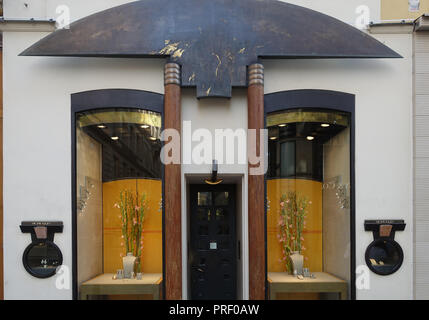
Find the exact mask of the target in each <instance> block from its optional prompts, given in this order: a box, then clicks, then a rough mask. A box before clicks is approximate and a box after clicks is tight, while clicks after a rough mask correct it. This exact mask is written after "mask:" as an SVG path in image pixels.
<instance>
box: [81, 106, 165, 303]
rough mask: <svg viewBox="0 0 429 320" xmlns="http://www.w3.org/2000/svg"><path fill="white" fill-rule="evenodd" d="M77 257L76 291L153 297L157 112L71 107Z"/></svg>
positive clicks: (157, 272)
mask: <svg viewBox="0 0 429 320" xmlns="http://www.w3.org/2000/svg"><path fill="white" fill-rule="evenodd" d="M75 123H76V128H75V130H76V242H77V244H76V245H77V248H76V260H77V287H78V292H79V297H80V298H81V299H119V298H124V297H125V298H126V299H152V298H159V286H160V283H161V281H162V272H163V261H162V253H163V234H162V226H163V225H162V221H163V214H162V164H161V161H160V151H161V141H160V134H161V127H162V115H161V114H160V113H157V112H153V111H149V110H145V109H135V108H133V109H127V108H106V109H95V110H85V111H82V112H78V113H76V122H75Z"/></svg>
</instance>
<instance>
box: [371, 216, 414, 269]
mask: <svg viewBox="0 0 429 320" xmlns="http://www.w3.org/2000/svg"><path fill="white" fill-rule="evenodd" d="M405 226H406V224H405V222H404V220H366V221H365V231H372V233H373V235H374V241H373V242H372V243H371V244H370V245H369V246H368V248H367V249H366V252H365V261H366V264H367V265H368V267H369V269H370V270H371V271H372V272H374V273H376V274H378V275H382V276H387V275H391V274H393V273H395V272H396V271H398V270H399V268H401V266H402V262H403V261H404V252H403V251H402V248H401V246H400V245H399V243H397V242H396V241H395V232H396V231H404V230H405Z"/></svg>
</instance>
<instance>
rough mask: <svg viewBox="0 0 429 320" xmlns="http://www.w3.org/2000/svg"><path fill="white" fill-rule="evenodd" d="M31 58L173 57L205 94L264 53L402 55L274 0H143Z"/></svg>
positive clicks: (228, 83) (87, 21) (240, 75)
mask: <svg viewBox="0 0 429 320" xmlns="http://www.w3.org/2000/svg"><path fill="white" fill-rule="evenodd" d="M21 55H23V56H73V57H140V58H153V57H168V58H169V59H170V60H171V61H175V62H177V63H179V64H180V65H181V66H182V86H184V87H193V86H196V87H197V96H198V97H199V98H202V97H230V96H231V88H232V87H246V85H247V72H246V67H247V66H248V65H249V64H252V63H255V62H257V61H258V60H259V59H260V58H271V59H282V58H289V59H294V58H295V59H296V58H312V59H317V58H400V57H401V56H400V55H398V54H397V53H396V52H394V51H393V50H391V49H390V48H388V47H387V46H385V45H383V44H382V43H380V42H379V41H377V40H375V39H374V38H372V37H371V36H370V35H368V34H366V33H364V32H361V31H359V30H358V29H356V28H354V27H352V26H350V25H348V24H346V23H343V22H341V21H339V20H337V19H334V18H332V17H330V16H327V15H324V14H321V13H319V12H316V11H313V10H310V9H307V8H303V7H299V6H296V5H292V4H288V3H285V2H281V1H274V0H180V1H177V0H142V1H136V2H131V3H128V4H124V5H121V6H118V7H115V8H111V9H108V10H105V11H102V12H99V13H96V14H94V15H91V16H88V17H86V18H83V19H81V20H79V21H77V22H75V23H73V24H72V25H71V26H70V29H62V30H58V31H55V32H53V33H52V34H50V35H49V36H47V37H46V38H44V39H42V40H41V41H39V42H37V43H36V44H35V45H33V46H32V47H30V48H29V49H27V50H25V51H24V52H23V53H22V54H21Z"/></svg>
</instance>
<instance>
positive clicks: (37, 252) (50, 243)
mask: <svg viewBox="0 0 429 320" xmlns="http://www.w3.org/2000/svg"><path fill="white" fill-rule="evenodd" d="M20 228H21V231H22V232H23V233H30V234H31V244H30V245H29V246H28V247H27V248H26V249H25V251H24V254H23V256H22V262H23V264H24V268H25V270H27V272H28V273H29V274H31V275H32V276H33V277H36V278H40V279H45V278H49V277H52V276H53V275H55V273H56V272H57V269H58V267H60V266H61V265H62V263H63V255H62V253H61V250H60V249H59V248H58V246H57V245H56V244H55V243H54V236H55V233H62V232H63V223H62V222H59V221H55V222H51V221H25V222H22V223H21V226H20Z"/></svg>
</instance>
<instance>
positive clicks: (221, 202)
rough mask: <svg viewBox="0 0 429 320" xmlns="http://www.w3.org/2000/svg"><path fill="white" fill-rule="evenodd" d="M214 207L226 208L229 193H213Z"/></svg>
mask: <svg viewBox="0 0 429 320" xmlns="http://www.w3.org/2000/svg"><path fill="white" fill-rule="evenodd" d="M214 197H215V206H227V205H228V203H229V192H215V193H214Z"/></svg>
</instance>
